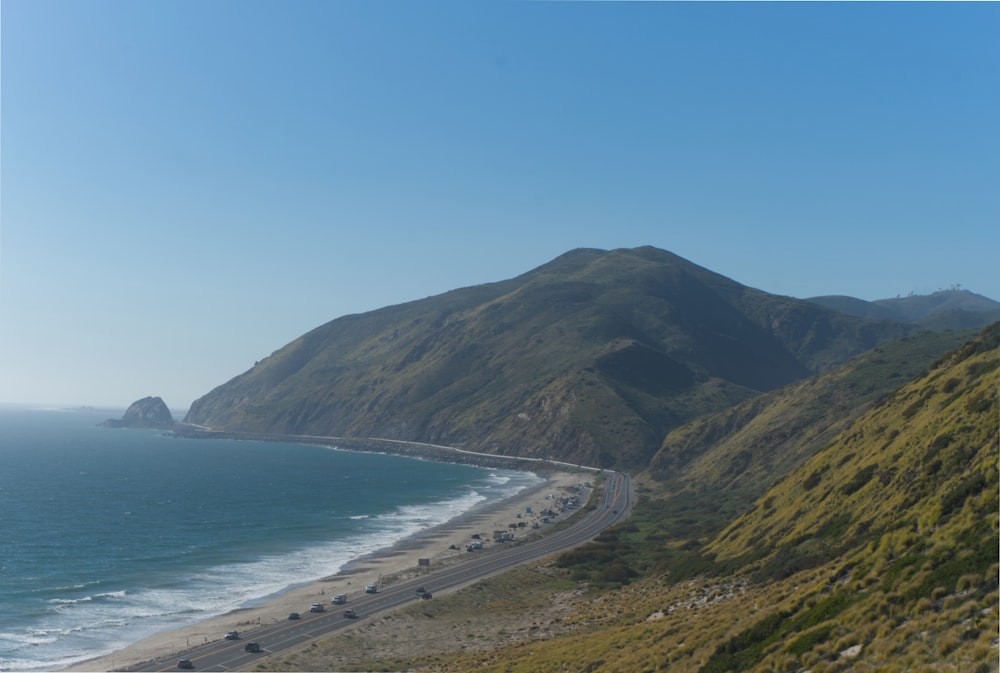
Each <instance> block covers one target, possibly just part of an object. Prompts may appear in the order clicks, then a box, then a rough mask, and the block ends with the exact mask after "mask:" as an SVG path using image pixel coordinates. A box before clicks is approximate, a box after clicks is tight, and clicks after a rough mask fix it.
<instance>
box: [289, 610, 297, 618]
mask: <svg viewBox="0 0 1000 673" xmlns="http://www.w3.org/2000/svg"><path fill="white" fill-rule="evenodd" d="M288 618H289V619H298V618H299V613H298V612H289V613H288Z"/></svg>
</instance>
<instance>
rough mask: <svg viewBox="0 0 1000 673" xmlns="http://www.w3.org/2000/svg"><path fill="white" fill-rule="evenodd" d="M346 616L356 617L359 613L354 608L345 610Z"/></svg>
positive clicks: (349, 617)
mask: <svg viewBox="0 0 1000 673" xmlns="http://www.w3.org/2000/svg"><path fill="white" fill-rule="evenodd" d="M344 616H345V617H347V618H348V619H354V618H355V617H357V616H358V613H356V612H355V611H354V610H344Z"/></svg>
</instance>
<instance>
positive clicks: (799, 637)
mask: <svg viewBox="0 0 1000 673" xmlns="http://www.w3.org/2000/svg"><path fill="white" fill-rule="evenodd" d="M910 348H911V349H913V346H912V345H911V346H910ZM903 350H905V349H903ZM866 358H867V359H869V360H870V359H871V356H870V355H869V356H866ZM866 358H859V359H866ZM870 367H871V362H867V363H865V362H863V363H860V364H859V369H862V370H863V369H866V368H870ZM849 369H850V367H847V368H845V369H844V370H843V371H842V372H836V373H834V378H836V377H838V376H840V377H843V376H845V375H848V374H849ZM818 378H819V379H822V378H828V377H818ZM799 388H801V385H800V384H793V385H792V386H790V387H789V390H788V391H786V392H788V395H785V396H779V397H778V398H776V399H775V400H774V401H775V402H776V403H777V404H779V405H781V404H783V403H785V402H786V401H787V398H788V397H790V396H791V395H792V394H793V393H794V392H795V391H796V390H797V389H799ZM761 397H762V398H765V397H767V396H761ZM861 397H864V394H863V393H862V395H861ZM998 397H1000V324H995V325H992V326H990V327H988V328H987V329H986V330H984V331H983V332H982V333H981V334H980V335H979V336H978V338H976V339H975V340H973V341H971V342H969V343H967V344H966V345H964V346H962V347H960V348H958V349H955V350H953V351H951V352H950V353H949V354H947V355H945V356H944V357H941V358H938V361H937V362H935V363H934V364H933V365H932V366H931V367H930V369H929V371H926V372H924V373H922V374H921V375H919V376H917V377H916V378H914V379H913V380H911V381H908V382H904V385H902V386H901V387H899V388H898V389H897V390H895V391H894V392H892V393H891V394H888V395H884V396H880V397H879V398H878V399H877V400H876V401H875V403H874V404H872V405H870V406H869V408H867V410H866V411H864V413H862V414H859V415H857V416H856V417H855V418H854V419H853V421H851V422H849V423H847V424H845V425H841V426H839V432H838V433H837V434H836V435H835V436H834V437H833V438H832V439H831V440H830V441H829V442H827V443H826V444H825V446H823V447H822V448H821V449H820V450H818V451H817V452H816V453H815V454H814V455H812V456H811V457H808V458H807V459H806V460H804V461H802V462H801V463H800V464H799V465H798V466H797V467H795V468H794V469H791V470H790V471H789V472H788V473H787V474H785V475H784V477H783V478H779V479H778V481H777V483H775V484H774V485H773V486H772V487H770V488H768V489H767V490H766V491H763V492H762V493H761V494H760V497H759V498H757V499H756V502H755V504H754V506H753V507H752V508H751V509H750V511H748V512H746V513H744V514H742V515H741V516H738V517H735V518H733V519H731V520H730V521H729V522H728V523H727V524H726V525H724V526H723V527H722V528H721V530H718V532H713V533H711V534H710V535H709V536H708V538H707V539H706V540H705V543H704V544H703V545H701V544H699V545H696V546H695V547H692V546H690V545H688V546H687V549H688V551H687V553H688V556H689V557H688V558H687V559H686V560H685V559H680V558H677V557H674V559H673V561H671V562H670V563H668V565H667V566H656V565H648V566H646V567H645V568H640V567H639V564H638V563H636V559H642V558H647V559H648V558H650V557H651V556H655V555H656V554H659V553H662V549H663V547H664V546H669V545H672V544H676V542H677V540H676V539H675V538H674V537H673V536H672V535H671V534H670V533H669V532H668V531H667V529H665V528H663V525H664V523H665V518H664V514H665V513H666V514H667V516H670V515H671V513H670V512H666V511H665V510H664V509H663V508H662V506H661V505H662V503H663V502H664V494H663V493H661V492H660V491H657V490H654V489H647V490H646V492H645V494H644V496H643V498H642V500H641V502H640V503H639V505H638V506H637V508H636V511H635V513H634V515H633V517H632V519H631V520H630V521H629V522H627V523H625V524H623V525H622V526H619V527H618V528H617V529H615V530H612V531H609V532H607V533H605V534H603V535H602V536H601V537H600V538H599V539H598V540H596V541H595V542H593V543H591V544H590V545H588V546H586V547H583V548H581V549H578V550H576V551H574V552H572V553H570V554H567V555H565V556H564V557H563V558H562V559H561V560H560V562H559V563H558V565H559V566H561V567H563V568H566V569H567V572H572V573H573V576H574V577H577V578H582V577H587V576H588V572H589V571H588V568H601V567H603V568H604V569H605V570H604V574H605V576H606V577H610V576H612V575H611V574H610V573H609V572H608V570H609V569H610V568H611V567H612V566H616V565H618V566H620V565H621V563H622V561H623V560H625V561H626V562H627V563H631V564H633V565H634V566H635V568H637V570H636V571H634V572H631V573H630V572H627V571H618V572H616V573H615V574H614V575H613V576H614V577H616V578H618V579H617V580H616V581H617V582H619V583H620V582H625V584H623V585H622V586H620V587H619V588H616V589H613V590H611V591H604V592H599V593H598V594H597V595H596V596H594V595H588V596H586V597H584V598H581V600H578V601H577V602H576V603H574V604H573V605H572V607H569V608H567V610H566V611H565V612H564V620H565V621H564V623H563V627H562V632H561V633H560V634H559V635H558V636H556V637H552V638H547V639H544V640H538V639H533V638H530V637H529V638H526V639H524V641H523V642H520V643H516V644H510V643H508V644H506V645H505V646H504V647H503V648H502V650H500V649H498V650H497V651H495V652H476V653H474V654H470V655H456V656H455V657H454V658H452V659H450V660H448V661H446V662H444V663H442V662H439V661H437V662H434V663H433V664H431V665H428V666H426V667H424V668H421V667H420V666H417V667H416V668H415V669H413V670H435V671H463V670H470V669H471V668H472V667H475V669H476V670H481V671H484V672H486V673H492V672H494V671H497V672H499V671H504V672H505V673H529V672H530V673H548V672H552V673H555V672H557V671H566V670H574V671H575V670H580V671H583V670H586V671H591V672H597V671H600V672H603V673H632V672H635V671H671V672H692V673H693V672H696V671H697V672H699V673H723V672H726V673H729V672H733V673H735V672H738V671H754V672H760V673H764V672H769V671H788V672H800V671H812V672H813V673H834V672H839V671H867V670H878V671H885V672H888V673H893V672H897V671H898V672H902V671H907V672H909V671H918V672H927V673H930V672H931V671H935V672H937V671H970V672H972V673H995V672H996V671H997V670H998V644H997V643H998V641H997V633H998V628H1000V617H998V608H997V606H998V596H1000V594H998V580H1000V491H998V488H1000V479H998V474H1000V472H998V462H1000V461H998V458H1000V423H998V421H1000V404H998ZM767 406H768V405H766V404H765V405H764V408H763V409H757V410H755V411H758V412H761V413H765V414H766V407H767ZM751 411H753V410H751ZM757 415H758V416H759V415H761V414H760V413H758V414H757ZM717 430H718V432H717V437H718V438H719V439H722V440H726V439H730V438H731V436H735V435H738V434H739V432H740V430H741V428H740V427H739V424H736V425H733V426H730V427H728V428H724V427H723V426H722V425H721V424H720V425H719V426H718V428H717ZM810 432H811V430H810V426H809V425H808V424H806V425H805V426H803V427H801V428H798V429H796V430H795V431H794V432H793V434H796V435H799V436H803V437H806V436H808V435H809V434H810ZM691 464H692V465H693V464H694V463H691ZM683 469H684V468H683V466H682V467H681V471H682V472H683ZM699 515H700V516H702V517H710V516H711V515H712V512H711V511H710V508H709V507H706V506H704V503H703V506H702V508H701V509H700V510H699V508H698V507H697V506H696V507H693V508H691V509H690V510H689V511H688V512H686V513H685V516H688V517H697V516H699ZM601 559H604V560H603V561H602V560H601ZM609 564H610V565H609Z"/></svg>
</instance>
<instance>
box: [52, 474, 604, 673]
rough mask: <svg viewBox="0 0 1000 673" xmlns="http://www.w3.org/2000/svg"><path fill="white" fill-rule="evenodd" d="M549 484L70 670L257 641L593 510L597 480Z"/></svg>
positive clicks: (552, 477)
mask: <svg viewBox="0 0 1000 673" xmlns="http://www.w3.org/2000/svg"><path fill="white" fill-rule="evenodd" d="M541 476H543V477H545V479H546V480H545V482H543V483H542V484H539V485H537V486H534V487H531V488H529V489H526V490H524V491H522V492H520V493H518V494H517V495H515V496H513V497H511V498H508V499H506V500H502V501H500V502H496V503H492V504H490V505H484V506H481V507H476V508H473V509H472V510H470V511H469V512H466V513H465V514H463V515H461V516H458V517H456V518H455V519H452V520H451V521H449V522H447V523H445V524H442V525H440V526H435V527H433V528H428V529H427V530H425V531H422V532H420V533H417V534H416V535H414V536H411V537H410V538H408V539H406V540H403V541H401V542H400V543H398V544H396V545H394V546H393V547H390V548H387V549H384V550H381V551H379V552H376V553H375V554H372V555H371V556H368V557H363V558H361V559H358V560H357V561H354V562H352V563H351V564H349V565H348V566H347V567H345V568H344V569H343V570H342V571H341V572H339V573H337V574H336V575H333V576H331V577H326V578H323V579H320V580H318V581H315V582H311V583H309V584H306V585H303V586H299V587H296V588H293V589H289V590H288V591H286V592H284V593H282V594H281V595H279V596H276V597H274V598H272V599H269V600H267V601H266V602H263V603H260V604H258V605H255V606H253V607H249V608H243V609H239V610H234V611H232V612H229V613H227V614H224V615H220V616H218V617H214V618H211V619H207V620H204V621H200V622H198V623H196V624H192V625H189V626H185V627H181V628H177V629H173V630H169V631H163V632H160V633H157V634H154V635H153V636H150V637H148V638H145V639H143V640H140V641H138V642H136V643H134V644H132V645H130V646H128V647H126V648H124V649H122V650H118V651H116V652H114V653H113V654H109V655H106V656H101V657H97V658H95V659H90V660H88V661H85V662H82V663H79V664H76V665H74V666H72V667H70V668H68V669H65V670H69V671H112V670H115V669H122V668H125V667H128V666H132V665H134V664H139V663H142V662H146V661H152V660H160V661H164V662H167V663H170V661H171V659H172V658H173V657H174V655H176V654H177V653H179V652H181V651H184V650H185V649H188V648H190V647H195V646H197V645H201V644H203V643H206V642H210V641H215V640H221V639H222V638H223V637H224V636H225V634H226V632H227V631H232V630H235V631H239V632H240V636H241V638H244V639H247V640H251V639H253V634H254V631H255V630H256V629H259V628H261V627H262V626H267V625H271V624H274V623H276V622H280V621H285V620H287V619H288V615H289V613H291V612H299V613H305V612H308V611H309V606H310V605H311V604H312V603H324V604H325V605H326V606H327V608H328V609H329V608H330V599H331V598H332V597H333V596H334V595H335V594H338V593H346V594H348V595H349V596H352V595H358V594H361V593H363V592H364V588H365V586H366V585H368V584H376V585H381V586H389V585H392V584H394V583H396V582H400V581H404V580H406V579H409V578H411V577H413V576H415V575H416V574H417V573H418V572H420V571H421V570H423V569H422V568H419V567H418V562H419V560H420V559H429V561H430V569H431V570H433V569H434V568H440V567H443V566H445V565H448V564H452V563H460V562H461V561H462V559H463V558H466V557H467V556H468V552H467V551H466V546H467V545H468V544H469V543H471V542H472V541H473V537H472V536H473V535H474V534H479V535H480V536H481V537H482V538H483V539H484V545H485V546H487V547H489V546H492V545H494V544H496V543H494V542H493V541H492V535H493V531H494V530H504V529H508V528H509V524H512V523H513V524H517V523H519V522H524V523H525V526H524V527H521V528H517V529H516V531H515V535H516V537H517V538H518V539H523V538H525V537H528V536H531V535H534V534H537V533H538V532H540V531H542V530H544V528H545V524H540V525H541V528H539V529H533V528H532V527H531V523H533V522H535V521H537V520H538V519H539V515H538V513H539V512H541V511H543V510H545V509H548V508H550V507H552V506H553V502H554V500H555V499H556V498H558V497H561V496H569V495H579V496H580V498H581V500H582V501H584V502H586V499H587V498H588V497H589V495H590V489H589V486H590V484H592V483H593V475H591V474H589V473H586V472H579V473H569V472H552V473H548V474H544V475H541ZM562 516H566V515H562ZM557 520H558V519H556V521H557Z"/></svg>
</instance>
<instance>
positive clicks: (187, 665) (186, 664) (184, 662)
mask: <svg viewBox="0 0 1000 673" xmlns="http://www.w3.org/2000/svg"><path fill="white" fill-rule="evenodd" d="M365 593H366V594H375V593H378V586H377V585H375V584H368V585H366V586H365ZM417 596H418V597H419V598H423V599H427V598H430V597H431V592H429V591H427V590H426V589H424V588H423V587H420V588H419V589H417ZM330 602H331V603H333V604H334V605H344V604H345V603H347V594H335V595H334V597H333V598H331V599H330ZM309 612H326V608H325V607H324V606H323V604H322V603H313V604H312V605H310V606H309ZM357 616H358V613H356V612H355V611H354V610H352V609H351V608H348V609H346V610H344V617H345V618H346V619H356V618H357ZM288 618H289V619H292V620H294V619H301V618H302V615H300V614H299V613H298V612H290V613H288ZM239 639H240V632H239V631H227V632H226V640H239ZM243 651H244V652H253V653H257V652H260V651H261V648H260V643H258V642H256V641H251V642H249V643H247V644H246V645H244V646H243ZM177 668H183V669H193V668H194V662H192V661H191V660H190V659H180V660H179V661H178V662H177Z"/></svg>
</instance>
